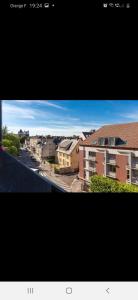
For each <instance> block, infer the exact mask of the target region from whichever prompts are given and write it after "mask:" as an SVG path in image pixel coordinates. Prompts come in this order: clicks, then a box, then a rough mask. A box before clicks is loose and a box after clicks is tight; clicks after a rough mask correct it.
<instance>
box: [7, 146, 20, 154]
mask: <svg viewBox="0 0 138 300" xmlns="http://www.w3.org/2000/svg"><path fill="white" fill-rule="evenodd" d="M7 152H8V153H9V154H11V155H13V156H17V155H18V150H17V148H16V147H15V146H11V147H9V148H8V150H7Z"/></svg>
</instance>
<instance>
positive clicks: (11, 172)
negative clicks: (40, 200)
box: [0, 150, 66, 193]
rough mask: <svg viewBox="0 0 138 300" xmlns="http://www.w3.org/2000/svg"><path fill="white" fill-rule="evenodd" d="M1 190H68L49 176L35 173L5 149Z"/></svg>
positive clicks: (1, 156) (0, 156) (1, 158)
mask: <svg viewBox="0 0 138 300" xmlns="http://www.w3.org/2000/svg"><path fill="white" fill-rule="evenodd" d="M0 192H8V193H26V192H28V193H44V192H61V193H62V192H64V193H65V192H66V191H65V190H64V189H62V188H60V187H59V186H58V185H56V184H54V183H53V182H51V181H50V180H48V179H47V178H44V177H41V176H40V175H38V174H36V173H34V172H33V171H32V170H30V169H29V168H28V167H26V166H25V165H24V164H22V163H20V162H19V161H18V160H16V159H15V158H14V157H12V156H11V155H9V154H7V153H6V152H5V151H2V150H1V151H0Z"/></svg>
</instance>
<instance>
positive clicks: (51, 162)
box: [47, 157, 55, 164]
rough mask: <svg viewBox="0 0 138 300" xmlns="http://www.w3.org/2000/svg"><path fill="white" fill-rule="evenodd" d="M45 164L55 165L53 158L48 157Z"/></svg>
mask: <svg viewBox="0 0 138 300" xmlns="http://www.w3.org/2000/svg"><path fill="white" fill-rule="evenodd" d="M47 162H49V163H50V164H54V163H55V158H54V157H49V158H48V159H47Z"/></svg>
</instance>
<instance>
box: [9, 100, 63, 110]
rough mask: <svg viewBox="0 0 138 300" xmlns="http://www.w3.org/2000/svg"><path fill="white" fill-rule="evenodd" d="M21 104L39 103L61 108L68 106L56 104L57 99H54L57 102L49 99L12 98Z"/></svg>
mask: <svg viewBox="0 0 138 300" xmlns="http://www.w3.org/2000/svg"><path fill="white" fill-rule="evenodd" d="M11 101H14V102H17V103H20V104H29V105H31V104H37V105H46V106H50V107H54V108H57V109H61V110H67V108H66V107H64V106H61V105H58V104H56V100H54V101H55V102H54V103H53V102H49V101H48V100H11Z"/></svg>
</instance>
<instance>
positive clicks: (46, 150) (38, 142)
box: [29, 136, 61, 162]
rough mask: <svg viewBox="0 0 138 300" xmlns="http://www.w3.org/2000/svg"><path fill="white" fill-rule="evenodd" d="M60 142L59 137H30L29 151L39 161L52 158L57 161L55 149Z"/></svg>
mask: <svg viewBox="0 0 138 300" xmlns="http://www.w3.org/2000/svg"><path fill="white" fill-rule="evenodd" d="M60 142H61V138H60V137H51V136H47V137H32V138H30V145H29V147H30V150H31V152H32V153H34V154H35V155H36V156H37V158H38V159H39V160H40V161H43V162H45V160H47V159H49V158H52V159H54V160H56V161H57V152H56V150H57V148H58V144H59V143H60Z"/></svg>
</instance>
